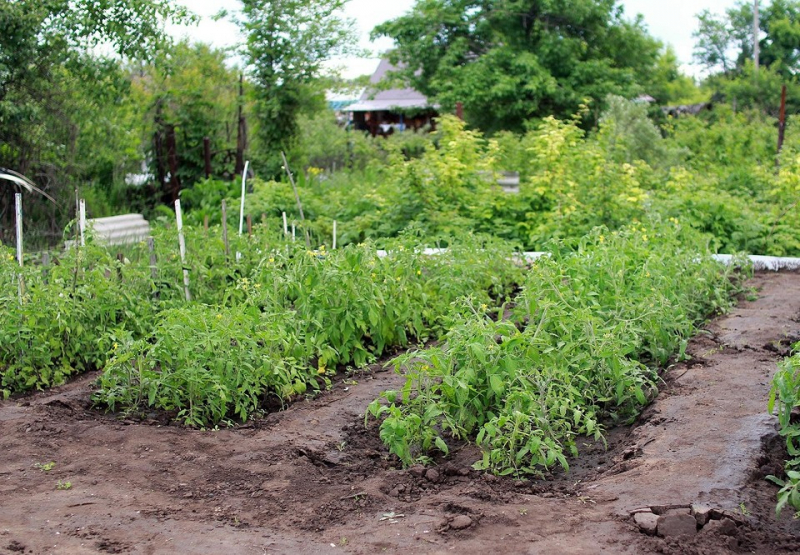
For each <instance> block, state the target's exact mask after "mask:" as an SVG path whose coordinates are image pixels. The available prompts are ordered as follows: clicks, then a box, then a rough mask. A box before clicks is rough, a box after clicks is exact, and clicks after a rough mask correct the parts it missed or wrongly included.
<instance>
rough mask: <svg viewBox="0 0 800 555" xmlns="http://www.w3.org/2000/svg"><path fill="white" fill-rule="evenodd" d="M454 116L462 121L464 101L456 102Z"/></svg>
mask: <svg viewBox="0 0 800 555" xmlns="http://www.w3.org/2000/svg"><path fill="white" fill-rule="evenodd" d="M456 117H457V118H458V119H460V120H461V121H464V103H463V102H456Z"/></svg>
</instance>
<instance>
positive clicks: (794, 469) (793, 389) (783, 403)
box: [768, 343, 800, 517]
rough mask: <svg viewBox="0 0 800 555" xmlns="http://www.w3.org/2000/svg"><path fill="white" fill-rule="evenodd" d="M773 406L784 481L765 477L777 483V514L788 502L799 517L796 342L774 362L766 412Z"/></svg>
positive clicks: (799, 359) (799, 355) (799, 361)
mask: <svg viewBox="0 0 800 555" xmlns="http://www.w3.org/2000/svg"><path fill="white" fill-rule="evenodd" d="M776 407H777V414H778V424H779V428H780V434H781V435H782V436H783V437H784V438H786V449H787V451H788V453H789V457H790V458H789V460H787V461H786V467H785V472H786V476H785V480H784V479H782V478H780V477H776V476H769V477H768V478H769V479H770V480H772V481H773V482H775V483H776V484H778V485H779V486H781V490H780V491H779V492H778V505H777V507H776V509H777V512H778V514H780V512H781V510H782V509H783V508H784V507H785V506H786V505H787V504H788V505H789V506H790V507H792V508H793V509H794V510H795V511H796V512H795V516H796V517H800V420H798V418H797V409H798V408H800V343H797V344H795V345H794V354H793V355H792V356H790V357H788V358H786V359H784V360H783V361H781V363H780V364H779V365H778V372H777V373H776V374H775V377H774V378H773V380H772V390H771V391H770V398H769V412H770V413H773V411H774V410H775V408H776Z"/></svg>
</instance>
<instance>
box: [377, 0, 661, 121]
mask: <svg viewBox="0 0 800 555" xmlns="http://www.w3.org/2000/svg"><path fill="white" fill-rule="evenodd" d="M373 35H374V36H376V37H377V36H386V37H390V38H392V39H394V41H395V43H396V46H397V48H396V49H395V50H394V51H393V52H392V53H391V55H390V57H391V59H392V61H393V62H395V63H396V64H398V65H399V66H400V67H402V68H403V69H402V70H401V72H400V77H401V78H403V79H404V80H406V81H407V82H409V83H410V84H411V85H412V86H414V87H415V88H417V89H418V90H420V91H421V92H423V93H425V94H426V95H428V96H429V97H432V98H434V99H436V100H438V101H439V102H440V103H441V104H442V105H443V107H444V109H445V110H451V109H452V108H453V107H454V106H455V103H456V102H459V101H461V102H463V103H464V106H465V113H466V116H467V118H468V120H469V121H470V122H471V123H473V124H475V125H477V126H479V127H480V128H482V129H484V130H486V131H494V130H497V129H510V130H521V129H522V128H523V127H524V125H525V122H526V121H528V120H532V119H536V118H540V117H542V116H545V115H551V114H555V115H558V116H567V115H570V114H572V113H575V111H576V110H577V109H578V108H579V106H580V104H581V103H583V102H584V100H585V99H587V98H588V99H594V100H596V101H600V100H602V99H603V98H605V97H606V96H607V95H608V94H612V93H613V94H620V95H623V96H628V97H630V96H633V95H635V94H638V93H641V92H646V85H647V84H648V82H649V79H650V78H651V76H652V74H653V71H654V69H655V66H656V60H657V59H658V56H659V51H660V48H661V45H660V44H659V43H658V41H656V40H655V39H653V38H652V37H650V36H649V35H648V34H647V32H646V30H645V28H644V25H643V22H642V20H641V18H637V19H634V20H627V19H625V18H624V17H623V10H622V8H621V7H620V6H618V5H617V2H616V0H418V1H417V3H416V4H415V6H414V8H413V9H412V10H411V12H409V13H408V14H407V15H404V16H402V17H399V18H397V19H395V20H393V21H389V22H387V23H384V24H382V25H379V26H378V27H376V28H375V30H374V31H373Z"/></svg>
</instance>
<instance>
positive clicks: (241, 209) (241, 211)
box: [239, 160, 250, 237]
mask: <svg viewBox="0 0 800 555" xmlns="http://www.w3.org/2000/svg"><path fill="white" fill-rule="evenodd" d="M249 166H250V160H248V161H247V162H245V163H244V171H243V172H242V203H241V204H240V205H239V236H240V237H241V235H242V228H243V227H244V193H245V184H246V182H247V168H248V167H249Z"/></svg>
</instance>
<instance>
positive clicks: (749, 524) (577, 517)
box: [0, 273, 800, 555]
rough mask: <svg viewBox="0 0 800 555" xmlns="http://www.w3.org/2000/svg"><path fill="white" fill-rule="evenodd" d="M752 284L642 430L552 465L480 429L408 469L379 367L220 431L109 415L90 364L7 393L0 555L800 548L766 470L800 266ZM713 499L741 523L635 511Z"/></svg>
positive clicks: (2, 408)
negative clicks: (95, 403) (385, 439)
mask: <svg viewBox="0 0 800 555" xmlns="http://www.w3.org/2000/svg"><path fill="white" fill-rule="evenodd" d="M752 285H753V286H755V287H757V288H758V290H759V293H758V298H757V299H756V300H754V301H743V302H742V303H741V304H740V306H739V307H738V308H737V309H736V310H734V311H733V312H732V313H731V314H730V315H728V316H726V317H723V318H720V319H718V320H716V321H715V322H713V323H712V324H710V325H709V326H708V327H707V328H706V331H705V332H703V333H701V334H699V335H698V337H697V338H696V339H695V340H694V341H693V342H692V343H691V345H690V348H689V353H690V354H691V355H692V360H691V361H689V362H688V363H684V364H676V365H675V366H673V367H672V368H671V369H670V370H669V372H667V373H666V374H665V383H664V384H663V386H662V393H661V395H660V396H659V397H658V399H657V400H656V401H655V402H654V403H653V404H652V405H651V406H650V407H648V409H647V410H646V411H645V413H644V414H643V415H642V417H641V418H640V419H639V421H638V422H637V423H636V424H635V425H634V426H632V427H629V428H618V429H615V430H612V431H611V432H610V433H609V435H608V450H606V449H604V448H603V446H602V445H597V444H593V443H591V442H585V443H584V444H583V448H582V456H581V457H580V458H579V459H578V460H576V461H573V463H572V470H571V472H570V473H569V474H568V475H563V474H554V475H552V476H548V477H547V478H548V479H547V480H533V481H515V480H513V479H500V478H495V477H493V476H489V475H485V474H481V473H478V472H475V471H473V470H472V469H471V467H470V465H471V463H472V462H474V460H476V458H477V452H476V451H475V449H474V447H472V446H469V445H463V446H459V447H457V448H456V449H455V451H454V453H453V454H452V455H451V457H450V458H449V459H448V460H445V461H440V464H439V465H437V466H436V467H432V469H428V470H426V469H423V468H416V467H415V468H411V469H408V470H400V469H399V465H398V464H397V461H396V460H395V459H394V458H393V457H389V456H387V453H386V450H385V448H384V447H383V446H382V444H381V443H380V440H379V439H378V437H377V431H376V429H375V427H374V426H372V427H371V428H369V429H365V428H364V425H363V413H364V410H365V408H366V406H367V404H368V403H369V402H370V401H371V400H372V399H374V398H375V397H376V396H377V395H378V394H379V393H380V392H381V391H382V390H384V389H389V388H394V387H397V386H398V385H399V384H400V383H402V377H401V376H398V375H396V374H394V373H393V372H391V371H386V370H383V369H382V368H380V367H374V368H372V369H371V371H370V372H363V373H358V374H354V375H352V376H349V377H348V378H347V379H345V380H341V381H338V382H337V383H336V384H335V385H334V387H333V389H332V390H331V391H330V392H327V393H325V394H323V395H321V396H319V397H318V398H316V399H313V400H309V401H304V402H298V403H295V404H294V405H292V406H291V407H289V408H288V409H287V410H286V411H283V412H279V413H273V414H270V415H267V416H266V417H264V418H263V419H260V420H257V421H255V422H252V423H250V424H247V425H243V426H238V427H235V428H231V429H224V430H218V431H205V432H203V431H194V430H187V429H184V428H181V427H178V426H164V425H162V424H163V423H162V422H160V421H159V420H157V419H151V420H145V421H132V420H124V419H120V418H117V417H115V416H114V415H105V414H101V413H99V412H98V411H96V410H94V409H92V408H90V404H89V396H90V395H91V384H92V380H93V378H94V377H95V376H92V375H89V376H85V377H83V378H81V379H78V380H76V381H74V382H72V383H70V384H68V385H66V386H63V387H61V388H58V389H55V390H51V391H47V392H43V393H39V394H36V395H32V396H29V397H26V398H22V399H16V400H13V401H6V402H3V403H0V453H2V455H0V553H14V554H16V553H65V554H72V553H80V554H83V553H141V554H167V553H193V554H194V553H196V554H206V553H208V554H212V553H213V554H217V553H222V552H225V553H229V554H238V553H243V554H247V553H253V554H266V553H336V552H341V553H364V554H366V553H400V552H405V553H448V552H459V553H484V552H492V553H494V554H497V555H501V554H504V553H630V554H635V553H689V554H692V553H696V554H716V553H728V552H752V553H798V552H800V522H798V521H794V520H792V519H791V516H790V515H789V514H788V513H790V511H788V510H787V511H786V513H785V514H784V516H783V518H781V519H780V520H778V519H776V518H775V516H774V503H775V494H776V491H777V488H776V487H775V486H773V485H771V484H769V483H768V482H766V481H765V480H764V479H763V476H764V475H765V474H769V473H775V472H779V471H780V467H781V462H780V461H781V460H782V457H785V453H784V452H783V447H782V442H781V441H780V439H779V438H777V437H776V433H775V422H774V419H773V418H772V417H769V416H768V415H766V409H765V405H766V399H767V392H768V391H769V382H770V378H771V375H772V373H773V372H774V370H775V362H776V360H778V359H779V358H780V357H781V356H782V355H784V354H786V344H787V342H788V340H787V338H793V337H795V334H797V332H798V330H800V323H798V315H800V274H797V273H780V274H759V275H757V276H756V277H755V278H754V280H753V282H752ZM796 339H797V337H795V340H796ZM356 382H357V383H356ZM51 461H52V462H54V463H55V466H54V467H53V468H52V469H50V470H49V471H46V470H44V469H42V468H41V465H43V464H45V463H48V462H51ZM37 465H38V466H37ZM59 482H60V483H61V484H62V487H64V486H63V484H64V483H66V482H69V483H70V484H71V487H69V488H68V489H57V484H58V483H59ZM697 502H703V503H706V504H708V505H710V506H712V507H713V508H715V509H716V510H717V512H716V518H717V519H720V518H721V519H722V520H720V522H723V521H724V520H731V521H732V522H733V523H734V524H731V525H730V526H733V528H732V529H728V530H722V527H719V526H718V527H717V529H716V530H712V528H713V527H712V526H708V525H707V526H706V527H704V528H703V529H702V530H701V531H700V532H699V533H697V534H696V535H694V536H693V537H689V536H681V537H679V538H677V539H675V538H669V539H662V538H658V537H650V536H647V535H645V534H643V533H641V532H639V529H638V527H637V526H635V525H634V524H633V520H632V518H631V512H632V511H635V510H637V509H640V508H643V507H651V508H654V510H655V511H656V512H661V513H665V512H668V510H669V509H672V510H673V511H680V507H684V506H689V505H690V504H692V503H697Z"/></svg>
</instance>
